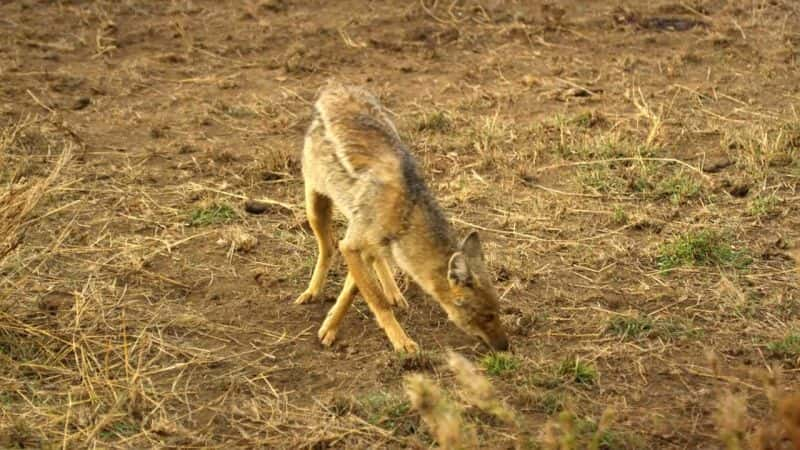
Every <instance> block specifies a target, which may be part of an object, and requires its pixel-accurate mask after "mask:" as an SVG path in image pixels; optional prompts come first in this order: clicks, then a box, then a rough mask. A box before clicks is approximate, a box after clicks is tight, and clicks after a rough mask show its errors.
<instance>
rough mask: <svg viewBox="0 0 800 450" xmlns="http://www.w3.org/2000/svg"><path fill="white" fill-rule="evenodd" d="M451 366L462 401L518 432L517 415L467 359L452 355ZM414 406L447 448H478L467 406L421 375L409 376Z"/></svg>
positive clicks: (410, 396) (450, 354)
mask: <svg viewBox="0 0 800 450" xmlns="http://www.w3.org/2000/svg"><path fill="white" fill-rule="evenodd" d="M448 365H449V366H450V369H451V370H452V371H453V373H454V374H455V378H456V381H457V383H458V389H457V391H458V398H460V399H461V402H463V404H465V405H470V406H473V407H476V408H478V409H479V410H481V411H484V412H486V413H488V414H490V415H492V416H494V417H496V418H498V419H500V420H501V421H502V422H503V423H505V424H508V425H510V426H511V427H512V428H514V429H515V430H516V429H517V427H518V424H517V420H518V419H517V414H516V412H514V410H513V409H511V408H510V407H509V406H508V405H507V404H505V402H503V401H502V400H501V399H499V398H498V396H497V393H496V392H495V390H494V388H493V387H492V384H491V382H490V381H489V379H488V378H486V376H484V375H483V374H482V373H480V371H478V369H477V368H476V367H475V366H474V365H473V364H472V363H471V362H469V361H468V360H467V359H466V358H464V357H463V356H461V355H459V354H458V353H455V352H452V351H451V352H449V354H448ZM406 393H407V394H408V396H409V398H410V399H411V407H412V408H413V409H414V410H415V411H417V412H419V414H420V416H421V417H422V420H423V421H424V422H425V424H426V425H427V426H428V427H429V428H430V430H431V431H432V433H433V435H434V437H435V439H436V441H437V442H438V443H439V445H440V446H441V448H443V449H455V448H478V444H477V437H476V435H475V430H474V428H473V426H472V425H471V424H470V423H468V422H466V421H465V420H464V419H463V415H462V412H463V410H464V406H462V404H459V403H458V402H456V401H455V400H454V399H452V398H450V397H449V396H448V395H447V394H445V393H444V392H443V391H442V389H441V388H440V387H439V386H437V385H436V383H435V382H434V381H432V380H430V379H429V378H427V377H425V376H423V375H421V374H412V375H409V376H407V377H406Z"/></svg>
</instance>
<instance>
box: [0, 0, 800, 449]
mask: <svg viewBox="0 0 800 450" xmlns="http://www.w3.org/2000/svg"><path fill="white" fill-rule="evenodd" d="M622 3H624V4H626V6H625V7H620V6H619V5H620V4H622ZM798 62H800V4H798V3H797V2H795V1H793V0H769V1H768V0H741V1H736V0H727V1H726V0H690V1H678V0H651V1H629V2H617V1H612V0H604V1H589V0H584V1H570V2H551V3H545V2H541V1H510V0H509V1H502V0H497V1H491V0H477V1H473V0H465V1H461V0H456V1H454V2H435V1H434V2H431V1H429V0H425V1H421V2H399V1H393V2H392V1H387V2H357V1H351V0H341V1H321V0H314V1H301V0H267V1H240V2H232V1H225V2H214V1H202V0H199V1H178V0H175V1H160V2H158V1H121V2H112V1H77V0H76V1H67V0H65V1H33V0H23V1H15V2H8V1H6V2H0V211H2V214H0V219H2V220H0V231H2V232H3V235H2V236H0V244H2V245H0V447H4V448H5V447H10V448H17V447H24V448H28V447H44V448H55V447H64V448H85V447H97V448H143V447H181V448H186V447H204V448H209V447H210V448H252V447H267V448H298V447H301V448H302V447H313V448H329V447H335V448H366V447H373V448H377V447H381V448H382V447H385V446H389V447H395V448H408V447H411V448H424V447H427V446H430V445H433V443H432V439H433V438H432V437H431V436H432V433H431V431H430V429H429V428H428V427H427V426H426V425H425V424H424V423H423V422H422V421H421V420H420V419H419V416H418V415H417V414H416V412H414V411H413V410H410V409H409V404H408V402H407V400H406V396H405V394H404V381H403V377H404V375H407V374H409V373H412V372H422V373H424V374H426V376H427V377H429V378H432V379H433V380H435V381H436V382H437V383H441V384H442V385H443V386H446V387H447V391H448V392H449V394H448V395H451V396H452V397H453V398H460V397H459V396H458V394H457V392H455V391H456V390H457V388H456V387H455V386H454V385H453V383H452V380H453V373H452V372H451V371H450V369H449V368H448V366H447V363H446V360H447V358H446V357H445V355H446V350H447V349H455V350H456V351H458V352H459V353H461V354H463V355H465V356H466V357H467V358H468V359H469V360H471V361H473V362H475V363H476V364H478V365H479V366H480V367H482V370H484V371H486V373H488V374H489V376H490V377H491V379H492V384H493V386H494V388H495V389H496V391H497V395H498V396H499V398H501V399H503V401H505V403H506V404H507V406H508V408H509V409H510V410H513V411H515V412H516V417H517V422H516V423H508V422H504V421H503V420H501V419H498V418H496V417H493V416H492V415H491V414H490V413H487V412H483V411H481V408H478V407H474V406H468V405H466V404H463V402H462V401H461V400H458V401H459V402H461V403H462V407H463V408H464V414H465V418H464V420H465V421H466V422H467V423H468V424H469V425H468V426H469V427H470V428H471V429H472V430H473V431H474V432H475V433H476V436H477V440H478V442H480V444H481V446H482V447H483V448H513V447H515V446H517V447H518V448H538V447H539V446H543V447H547V446H551V445H552V444H553V441H554V440H558V439H562V438H564V437H566V440H564V439H562V440H564V445H565V447H562V448H571V447H570V445H573V444H574V446H576V447H577V448H584V446H585V445H591V444H590V443H588V442H589V441H590V440H591V439H593V437H594V439H595V441H594V442H595V444H597V447H598V448H659V449H661V448H719V447H721V446H723V445H728V446H730V448H736V447H733V446H734V445H736V442H734V441H737V440H742V441H744V440H747V439H759V436H761V437H760V439H762V440H763V441H764V442H767V441H770V444H769V445H773V446H772V447H768V446H767V445H768V444H764V445H762V446H761V448H790V445H789V443H788V441H786V440H785V439H784V440H783V441H782V442H781V432H780V430H779V428H780V427H778V426H777V425H778V423H777V422H776V421H778V420H779V417H777V416H776V413H775V411H773V410H774V409H775V408H776V404H777V403H778V402H779V401H780V399H781V398H784V397H785V395H786V393H787V392H789V391H791V390H794V389H797V388H798V384H799V383H798V382H799V381H800V365H798V358H799V357H800V323H799V322H798V319H797V316H798V312H800V287H799V286H798V276H800V275H799V274H798V265H797V264H798V263H797V259H798V248H800V209H799V208H798V205H800V202H798V200H800V193H799V192H798V186H800V113H799V112H798V110H797V108H798V106H800V76H799V75H798ZM329 77H336V78H339V79H343V80H347V81H351V82H356V83H361V84H365V85H366V86H367V87H369V88H370V89H372V90H373V91H375V92H376V93H378V94H379V95H380V96H381V98H382V99H383V100H384V101H385V103H386V105H387V107H388V108H390V109H391V110H392V111H393V112H394V113H395V114H396V116H397V119H396V120H397V123H398V125H399V127H400V129H401V130H402V133H403V134H404V137H405V138H406V140H407V141H408V143H409V144H410V145H411V147H412V148H413V149H414V152H415V153H416V154H417V155H418V157H419V160H420V161H421V164H422V166H423V167H424V170H425V172H426V174H427V175H428V176H429V178H430V180H431V181H430V184H431V187H432V188H433V190H434V191H435V192H436V194H437V196H438V197H439V199H440V202H441V203H442V205H443V206H444V207H446V209H447V210H448V212H449V214H450V216H451V217H452V219H453V222H454V225H455V227H456V228H457V229H458V230H459V232H460V233H462V234H463V233H464V232H465V231H466V230H468V229H471V228H478V229H480V230H483V238H484V241H485V242H486V247H487V249H486V251H487V253H488V255H489V263H490V266H491V268H492V270H493V272H494V273H495V274H496V277H497V286H498V289H499V290H500V292H501V293H502V308H503V320H504V321H505V322H506V323H507V324H508V326H509V328H510V329H511V330H512V332H513V334H512V338H513V354H512V355H486V354H485V350H484V349H483V348H482V347H481V346H479V345H478V344H477V343H476V342H474V341H473V340H471V339H470V338H468V337H466V336H464V335H463V334H461V332H459V331H458V330H457V329H456V328H455V327H454V326H453V325H451V324H450V323H448V322H447V320H446V318H445V316H444V314H443V313H442V312H441V311H440V309H439V308H438V306H437V305H436V304H435V302H433V301H432V300H431V299H430V298H428V297H426V296H425V295H423V294H422V293H421V292H420V291H419V290H418V289H417V288H416V287H415V286H413V285H411V284H409V283H407V282H406V281H405V280H403V281H402V286H403V287H404V288H405V289H406V295H407V297H408V298H409V300H410V302H411V303H412V307H411V309H410V310H409V311H408V312H402V313H400V321H401V323H403V324H404V326H405V327H406V329H407V331H408V332H409V334H410V335H411V336H412V337H413V338H415V339H416V340H417V341H418V342H419V343H420V344H421V346H422V347H423V348H424V350H425V353H423V355H422V356H420V357H415V358H410V357H402V356H398V355H395V354H394V353H393V352H392V351H391V349H390V346H389V344H388V341H387V339H386V338H385V336H384V335H383V333H382V332H381V331H380V330H379V329H378V327H377V325H376V323H375V321H374V320H373V318H372V317H371V315H370V313H369V311H368V310H367V308H366V307H365V305H364V303H363V302H360V301H357V302H356V304H355V305H354V308H353V309H352V310H351V311H350V313H349V314H348V316H347V319H346V322H345V323H344V325H343V328H342V331H341V332H340V337H339V341H338V343H337V344H336V345H335V346H334V348H332V349H326V348H323V347H322V346H321V345H320V344H319V343H318V342H317V339H316V337H315V332H316V328H317V327H318V326H319V324H320V322H321V320H322V318H323V317H324V315H325V312H326V310H327V308H329V307H330V305H331V303H327V302H326V303H323V302H317V303H313V304H309V305H303V306H295V305H293V304H292V303H291V300H292V299H293V298H294V297H295V296H296V295H297V294H299V293H300V292H302V290H303V289H304V287H305V284H306V283H307V281H308V277H309V275H310V270H311V267H312V264H313V261H314V258H315V251H316V250H315V245H314V239H313V237H312V236H311V234H310V233H309V230H308V227H307V224H306V223H305V219H304V212H303V210H302V208H301V207H300V205H301V204H302V191H303V189H302V179H301V177H300V171H299V170H300V168H299V162H298V156H299V149H300V146H301V142H302V135H303V131H304V129H305V127H306V126H307V124H308V119H309V117H310V106H309V105H310V102H311V101H312V99H313V97H314V94H315V91H316V89H317V88H318V87H319V86H320V85H321V84H322V83H323V82H324V81H325V80H326V79H327V78H329ZM50 175H52V176H50ZM48 176H49V178H48ZM245 197H256V198H267V199H271V200H273V201H274V202H273V203H272V204H270V205H268V206H269V207H268V208H267V211H266V212H265V213H264V214H261V215H252V214H248V213H246V212H245V211H244V208H243V199H244V198H245ZM37 200H38V203H36V201H37ZM27 206H30V207H31V208H33V209H32V210H29V209H30V208H28V207H27ZM340 225H343V224H342V223H341V222H340ZM339 228H340V232H341V226H340V227H339ZM343 273H344V269H343V267H342V265H341V262H337V265H336V267H335V269H334V271H333V273H332V275H331V281H330V283H329V285H328V287H327V289H326V295H327V296H328V297H329V298H333V297H334V296H335V294H336V292H337V289H338V288H339V287H340V285H341V282H342V278H343ZM607 410H609V411H612V410H613V417H612V416H610V415H609V414H606V419H604V420H603V421H602V422H603V423H602V428H603V429H602V430H601V431H600V432H599V433H598V432H596V431H595V430H596V429H597V427H598V423H599V422H600V418H601V416H602V415H603V413H604V411H607ZM562 411H569V412H570V413H571V415H566V414H561V412H562ZM785 413H786V414H789V415H790V414H791V413H792V411H786V412H785ZM778 416H779V415H778ZM787 417H788V416H787ZM773 425H774V426H773ZM784 438H785V436H784ZM569 439H575V440H576V442H577V443H573V444H570V442H567V441H569ZM751 445H752V446H754V447H758V445H759V444H758V443H754V444H751Z"/></svg>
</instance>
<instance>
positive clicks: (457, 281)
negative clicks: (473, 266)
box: [447, 252, 472, 286]
mask: <svg viewBox="0 0 800 450" xmlns="http://www.w3.org/2000/svg"><path fill="white" fill-rule="evenodd" d="M447 279H448V280H449V281H450V284H451V285H456V286H472V272H470V270H469V266H468V265H467V257H466V255H464V253H463V252H455V253H453V256H451V257H450V264H449V265H448V267H447Z"/></svg>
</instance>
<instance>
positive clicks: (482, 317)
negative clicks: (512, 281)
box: [442, 231, 508, 350]
mask: <svg viewBox="0 0 800 450" xmlns="http://www.w3.org/2000/svg"><path fill="white" fill-rule="evenodd" d="M447 278H448V281H449V282H450V295H449V300H450V301H445V302H442V306H443V307H444V309H445V310H446V311H447V315H448V316H449V317H450V320H452V321H453V322H454V323H455V324H456V325H458V327H459V328H461V329H462V330H464V331H465V332H466V333H468V334H471V335H473V336H477V337H479V338H480V339H481V340H483V341H484V342H485V343H486V344H487V345H489V346H490V347H492V348H493V349H494V350H507V349H508V337H507V336H506V332H505V331H504V330H503V325H502V324H501V322H500V311H499V309H500V305H499V303H498V299H497V291H496V290H495V288H494V285H493V284H492V280H491V277H490V275H489V271H488V270H487V269H486V264H485V263H484V260H483V251H482V250H481V242H480V239H479V238H478V233H477V232H475V231H473V232H471V233H470V234H469V235H468V236H467V237H466V238H465V239H464V240H463V241H462V242H461V244H460V245H459V249H458V251H457V252H455V253H454V254H453V256H451V257H450V264H449V266H448V270H447Z"/></svg>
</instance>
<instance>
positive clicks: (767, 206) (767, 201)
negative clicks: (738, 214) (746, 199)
mask: <svg viewBox="0 0 800 450" xmlns="http://www.w3.org/2000/svg"><path fill="white" fill-rule="evenodd" d="M779 204H780V199H779V198H778V197H777V196H775V195H766V196H762V197H756V198H754V199H753V200H752V201H751V202H750V204H749V205H748V207H747V213H748V214H750V215H751V216H753V217H758V218H765V217H770V216H773V215H774V214H775V213H776V212H777V211H778V205H779Z"/></svg>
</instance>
